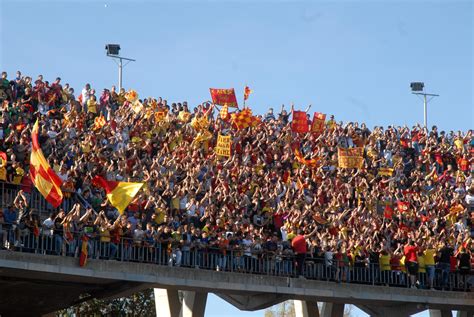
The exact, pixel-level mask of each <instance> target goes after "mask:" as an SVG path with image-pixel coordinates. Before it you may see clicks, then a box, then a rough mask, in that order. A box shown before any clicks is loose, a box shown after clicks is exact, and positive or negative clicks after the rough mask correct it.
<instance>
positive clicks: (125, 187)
mask: <svg viewBox="0 0 474 317" xmlns="http://www.w3.org/2000/svg"><path fill="white" fill-rule="evenodd" d="M92 184H94V185H96V186H99V187H102V188H103V189H105V192H106V194H107V199H108V200H109V202H110V204H111V205H112V206H114V207H115V208H117V210H118V211H119V213H120V214H123V212H124V210H125V208H127V206H128V205H129V204H130V202H131V201H132V200H133V198H134V197H135V196H136V195H137V193H138V191H139V190H140V188H142V186H143V183H128V182H114V181H108V180H106V179H105V178H103V177H101V176H95V177H94V178H93V179H92Z"/></svg>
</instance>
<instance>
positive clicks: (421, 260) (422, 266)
mask: <svg viewBox="0 0 474 317" xmlns="http://www.w3.org/2000/svg"><path fill="white" fill-rule="evenodd" d="M418 273H426V261H425V256H424V255H418Z"/></svg>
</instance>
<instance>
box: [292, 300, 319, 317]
mask: <svg viewBox="0 0 474 317" xmlns="http://www.w3.org/2000/svg"><path fill="white" fill-rule="evenodd" d="M293 303H294V305H295V313H296V317H319V310H318V303H317V302H308V301H303V300H294V301H293Z"/></svg>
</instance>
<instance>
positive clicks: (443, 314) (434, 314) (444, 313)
mask: <svg viewBox="0 0 474 317" xmlns="http://www.w3.org/2000/svg"><path fill="white" fill-rule="evenodd" d="M430 317H453V314H452V312H451V311H450V310H439V309H430Z"/></svg>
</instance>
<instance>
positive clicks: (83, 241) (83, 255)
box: [79, 235, 89, 267]
mask: <svg viewBox="0 0 474 317" xmlns="http://www.w3.org/2000/svg"><path fill="white" fill-rule="evenodd" d="M87 240H89V239H88V238H87V236H85V235H84V236H82V238H81V254H80V256H79V266H80V267H84V266H85V265H86V264H87V256H88V255H89V252H88V250H87V244H88V243H87Z"/></svg>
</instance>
